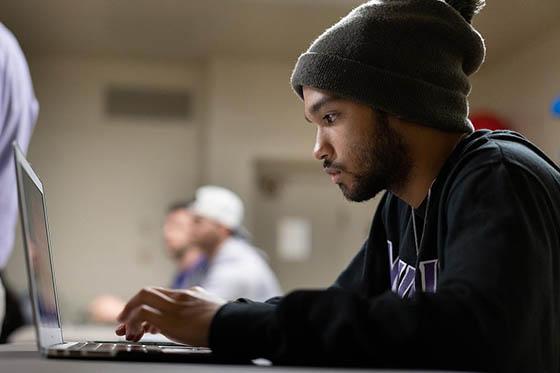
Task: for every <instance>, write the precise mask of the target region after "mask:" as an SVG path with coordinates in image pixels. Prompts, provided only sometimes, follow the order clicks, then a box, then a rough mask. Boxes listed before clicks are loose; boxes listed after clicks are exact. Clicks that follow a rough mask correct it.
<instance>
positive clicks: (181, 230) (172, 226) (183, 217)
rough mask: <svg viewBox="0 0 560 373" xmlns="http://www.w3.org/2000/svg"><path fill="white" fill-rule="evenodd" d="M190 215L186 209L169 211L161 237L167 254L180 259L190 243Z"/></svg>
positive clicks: (191, 217)
mask: <svg viewBox="0 0 560 373" xmlns="http://www.w3.org/2000/svg"><path fill="white" fill-rule="evenodd" d="M192 220H193V216H192V214H191V213H190V212H189V211H188V210H187V209H186V208H184V209H179V210H175V211H171V212H170V213H169V214H167V216H166V218H165V223H164V225H163V237H164V240H165V246H166V247H167V252H168V254H169V255H170V256H171V257H173V258H175V259H181V258H182V256H183V255H184V253H185V252H186V251H187V250H188V248H189V246H190V243H191V231H192V229H191V228H192Z"/></svg>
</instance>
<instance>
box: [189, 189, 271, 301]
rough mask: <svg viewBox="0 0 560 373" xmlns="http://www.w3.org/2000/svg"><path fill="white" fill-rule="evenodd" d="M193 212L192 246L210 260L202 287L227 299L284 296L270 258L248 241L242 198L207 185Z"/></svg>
mask: <svg viewBox="0 0 560 373" xmlns="http://www.w3.org/2000/svg"><path fill="white" fill-rule="evenodd" d="M189 211H190V212H191V214H192V228H191V230H190V231H191V234H190V237H189V239H190V243H189V245H190V246H195V247H199V248H200V249H201V250H203V252H204V253H205V255H206V258H207V269H206V273H205V275H204V277H203V278H202V280H201V281H200V286H201V287H202V288H204V289H205V290H206V291H207V292H209V293H211V294H213V295H215V296H218V297H221V298H223V299H226V300H234V299H237V298H250V299H255V300H259V301H264V300H266V299H269V298H272V297H276V296H279V295H281V294H282V291H281V289H280V286H279V284H278V280H277V279H276V276H275V274H274V272H273V271H272V270H271V269H270V267H269V265H268V263H267V260H266V255H265V254H264V252H262V250H260V249H257V248H255V247H254V246H252V245H251V244H250V243H249V242H248V241H247V238H248V237H247V236H248V233H247V232H246V230H245V228H244V227H243V226H242V222H243V216H244V207H243V202H242V201H241V199H240V198H239V196H237V195H236V194H235V193H233V192H232V191H231V190H228V189H225V188H222V187H218V186H212V185H208V186H203V187H201V188H199V189H198V190H197V191H196V197H195V200H194V201H193V203H192V204H191V205H190V207H189Z"/></svg>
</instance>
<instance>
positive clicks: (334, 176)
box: [325, 167, 341, 184]
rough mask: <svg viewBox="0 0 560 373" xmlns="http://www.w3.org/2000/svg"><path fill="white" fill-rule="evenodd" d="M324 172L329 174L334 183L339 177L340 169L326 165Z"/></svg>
mask: <svg viewBox="0 0 560 373" xmlns="http://www.w3.org/2000/svg"><path fill="white" fill-rule="evenodd" d="M325 172H326V173H327V174H329V175H330V177H331V181H332V182H333V183H335V184H337V183H338V179H339V178H340V174H341V171H340V170H338V169H336V168H332V167H326V168H325Z"/></svg>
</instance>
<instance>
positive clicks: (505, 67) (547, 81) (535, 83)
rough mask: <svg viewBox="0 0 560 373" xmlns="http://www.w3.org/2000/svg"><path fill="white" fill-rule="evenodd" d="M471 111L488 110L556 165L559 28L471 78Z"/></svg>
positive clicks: (558, 145) (559, 154)
mask: <svg viewBox="0 0 560 373" xmlns="http://www.w3.org/2000/svg"><path fill="white" fill-rule="evenodd" d="M473 84H474V90H473V94H472V96H471V107H472V111H476V110H480V109H491V110H493V111H494V112H496V113H498V114H499V115H500V116H502V117H503V118H505V119H506V120H507V121H508V122H509V123H511V126H512V128H513V129H514V130H517V131H519V132H521V133H523V134H524V135H526V136H527V137H528V138H529V139H530V140H531V141H533V142H534V143H535V144H537V145H538V146H539V147H541V148H542V149H543V150H544V151H545V152H546V153H547V154H548V155H549V156H550V157H551V158H552V159H553V160H555V161H556V162H560V119H559V118H553V116H552V114H551V111H550V107H551V104H552V99H553V98H554V97H558V96H559V95H560V27H557V28H555V29H553V30H550V32H549V33H548V34H546V35H544V36H543V37H541V38H539V39H537V40H534V41H533V42H532V43H531V44H530V45H526V46H522V47H520V49H519V50H518V51H517V52H516V53H515V54H514V55H511V56H509V57H507V58H505V59H502V60H501V61H499V63H497V64H494V65H492V66H488V67H487V68H484V69H483V70H481V71H480V73H479V74H477V75H476V76H475V79H474V81H473Z"/></svg>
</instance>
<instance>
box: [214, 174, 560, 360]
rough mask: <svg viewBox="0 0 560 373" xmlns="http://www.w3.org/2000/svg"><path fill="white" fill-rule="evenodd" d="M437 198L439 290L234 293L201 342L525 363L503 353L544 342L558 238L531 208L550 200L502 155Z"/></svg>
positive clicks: (358, 355) (280, 354)
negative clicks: (265, 300) (253, 298)
mask: <svg viewBox="0 0 560 373" xmlns="http://www.w3.org/2000/svg"><path fill="white" fill-rule="evenodd" d="M447 203H448V204H447V210H446V216H442V217H440V219H445V220H446V221H445V226H446V230H447V231H446V232H445V233H444V234H443V236H442V242H443V245H444V247H443V249H442V250H443V255H444V257H445V258H444V259H445V260H444V263H445V264H444V266H443V267H442V268H441V273H440V279H439V282H438V292H437V293H433V294H430V293H417V294H416V296H415V297H413V298H412V299H401V298H399V297H398V296H396V295H395V294H394V293H392V292H385V293H383V294H381V295H378V296H375V297H370V298H365V297H361V296H359V295H357V294H356V293H354V292H351V291H348V290H346V289H343V288H330V289H328V290H323V291H296V292H293V293H291V294H289V295H287V296H286V297H284V298H282V300H281V301H280V302H278V304H277V305H269V304H258V303H246V302H244V303H232V304H228V305H226V306H224V307H223V308H222V309H221V310H220V312H219V313H218V314H217V316H216V317H215V319H214V322H213V325H212V328H211V335H210V345H211V348H212V349H213V350H214V351H215V353H217V354H236V355H238V356H246V357H250V358H256V357H264V358H268V359H270V360H272V361H273V362H275V363H281V364H311V365H315V364H317V365H345V366H354V365H359V366H377V367H404V368H406V367H416V368H422V367H423V368H452V369H473V370H475V369H477V370H478V369H483V370H486V369H496V366H495V365H494V364H495V362H497V361H502V363H500V364H502V365H501V367H502V368H503V366H504V365H507V366H508V368H512V367H514V366H515V364H517V365H518V366H517V367H516V368H517V369H519V367H520V364H521V365H522V364H527V363H523V359H524V357H523V355H522V354H519V355H518V356H513V355H512V352H513V353H515V352H517V349H518V348H521V346H520V344H523V343H527V341H531V343H533V342H535V341H539V340H543V338H542V337H541V336H540V335H538V333H539V331H541V330H542V329H541V324H540V320H542V319H541V317H551V314H550V309H549V308H550V307H551V304H550V300H548V298H547V297H550V293H549V291H551V289H550V287H551V286H552V283H553V281H552V267H551V266H552V265H551V264H547V262H548V261H549V260H550V258H551V257H550V255H551V250H552V247H551V245H552V244H557V243H558V242H554V241H552V240H551V239H550V234H548V233H547V231H548V229H550V223H549V222H547V220H548V219H550V216H548V215H547V214H546V213H545V212H543V211H544V210H543V209H540V208H539V206H543V205H546V204H547V203H548V204H550V201H547V199H546V193H545V192H543V190H542V187H541V186H540V185H538V184H537V183H536V182H535V180H534V179H533V178H532V177H530V175H528V174H527V173H526V172H524V171H522V170H519V169H517V168H512V167H508V166H506V165H505V164H502V163H500V164H499V165H494V166H487V167H483V168H481V169H478V170H475V171H474V172H471V173H469V174H468V175H467V176H466V177H464V178H462V179H461V180H458V181H457V183H456V187H455V188H454V191H453V192H452V193H451V194H450V197H449V200H448V201H447ZM548 221H552V220H548ZM368 249H369V250H372V249H373V248H371V247H370V248H368ZM554 259H555V260H557V259H558V258H554ZM553 265H554V267H555V268H557V267H558V263H556V262H555V263H554V264H553ZM536 344H538V343H536ZM531 348H532V350H531V351H540V349H542V348H545V346H539V345H536V346H532V347H531ZM537 353H540V352H537ZM545 353H547V352H545ZM508 354H509V355H508ZM537 358H538V357H537ZM533 368H535V369H537V370H539V368H538V366H536V367H535V366H534V367H533ZM529 370H531V369H529ZM506 371H511V369H510V370H506Z"/></svg>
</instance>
